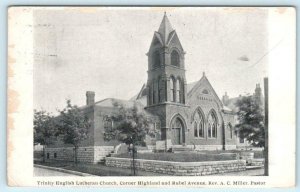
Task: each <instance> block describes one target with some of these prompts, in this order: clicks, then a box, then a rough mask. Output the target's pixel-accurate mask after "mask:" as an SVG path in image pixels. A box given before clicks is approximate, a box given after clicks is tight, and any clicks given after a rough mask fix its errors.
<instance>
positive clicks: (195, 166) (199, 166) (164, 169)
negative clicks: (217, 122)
mask: <svg viewBox="0 0 300 192" xmlns="http://www.w3.org/2000/svg"><path fill="white" fill-rule="evenodd" d="M135 162H136V164H135V166H136V167H137V169H138V170H143V171H149V172H156V173H163V174H168V175H175V176H200V175H212V174H217V173H225V172H234V171H243V170H246V161H245V160H230V161H207V162H171V161H156V160H144V159H136V160H135ZM105 164H106V166H110V167H120V168H132V159H128V158H116V157H106V158H105Z"/></svg>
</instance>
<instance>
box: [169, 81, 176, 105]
mask: <svg viewBox="0 0 300 192" xmlns="http://www.w3.org/2000/svg"><path fill="white" fill-rule="evenodd" d="M170 91H171V93H170V101H172V102H175V79H174V78H173V77H171V78H170Z"/></svg>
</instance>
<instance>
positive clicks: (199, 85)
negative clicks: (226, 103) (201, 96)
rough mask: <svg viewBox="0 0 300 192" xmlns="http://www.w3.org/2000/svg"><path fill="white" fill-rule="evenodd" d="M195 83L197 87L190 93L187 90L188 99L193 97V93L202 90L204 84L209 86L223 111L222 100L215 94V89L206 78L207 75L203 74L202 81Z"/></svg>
mask: <svg viewBox="0 0 300 192" xmlns="http://www.w3.org/2000/svg"><path fill="white" fill-rule="evenodd" d="M194 83H195V85H194V86H193V87H192V88H191V89H190V91H188V90H187V97H191V96H192V95H193V93H194V92H195V90H197V89H198V88H200V87H201V86H203V85H204V84H207V85H208V87H209V88H210V90H211V91H212V94H213V95H214V96H215V98H216V99H217V103H218V105H219V106H220V108H221V109H223V103H222V101H221V100H220V98H219V97H218V95H217V93H216V92H215V90H214V88H213V87H212V86H211V84H210V82H209V81H208V79H207V77H206V76H205V73H203V76H202V77H201V79H200V80H199V81H197V82H194Z"/></svg>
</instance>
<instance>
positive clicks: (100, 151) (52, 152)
mask: <svg viewBox="0 0 300 192" xmlns="http://www.w3.org/2000/svg"><path fill="white" fill-rule="evenodd" d="M113 149H114V147H113V146H90V147H79V148H78V156H77V159H78V161H79V162H87V163H98V162H99V161H101V160H103V159H104V158H105V157H106V156H107V155H108V154H110V153H111V152H112V151H113ZM74 154H75V153H74V147H57V148H46V149H45V157H46V161H74Z"/></svg>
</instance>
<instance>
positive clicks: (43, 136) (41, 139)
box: [33, 110, 57, 162]
mask: <svg viewBox="0 0 300 192" xmlns="http://www.w3.org/2000/svg"><path fill="white" fill-rule="evenodd" d="M33 129H34V139H33V142H34V145H35V144H38V143H39V144H41V145H43V161H44V162H45V146H47V145H49V144H51V137H52V136H55V135H56V133H57V129H56V126H55V119H54V117H53V115H51V114H50V113H48V112H46V111H44V110H41V111H37V110H34V119H33Z"/></svg>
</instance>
